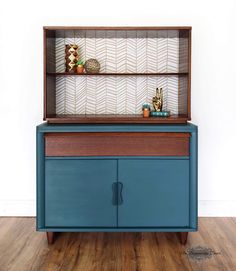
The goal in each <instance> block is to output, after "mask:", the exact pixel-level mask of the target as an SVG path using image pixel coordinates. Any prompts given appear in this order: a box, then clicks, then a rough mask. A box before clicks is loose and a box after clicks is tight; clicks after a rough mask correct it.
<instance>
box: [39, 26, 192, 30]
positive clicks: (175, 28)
mask: <svg viewBox="0 0 236 271" xmlns="http://www.w3.org/2000/svg"><path fill="white" fill-rule="evenodd" d="M43 28H44V29H45V30H80V29H81V30H191V29H192V27H191V26H44V27H43Z"/></svg>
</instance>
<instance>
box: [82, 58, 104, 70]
mask: <svg viewBox="0 0 236 271" xmlns="http://www.w3.org/2000/svg"><path fill="white" fill-rule="evenodd" d="M84 68H85V71H86V72H87V73H99V70H100V63H99V62H98V61H97V59H94V58H90V59H88V60H87V61H86V62H85V64H84Z"/></svg>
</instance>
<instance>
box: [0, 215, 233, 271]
mask: <svg viewBox="0 0 236 271" xmlns="http://www.w3.org/2000/svg"><path fill="white" fill-rule="evenodd" d="M197 245H201V246H208V247H211V248H212V249H214V250H215V251H216V252H219V254H216V255H214V256H213V258H212V259H209V260H205V261H202V262H195V261H192V260H190V259H188V257H187V256H186V255H185V253H184V251H185V249H186V248H187V247H190V246H197ZM8 270H11V271H13V270H14V271H30V270H35V271H47V270H50V271H54V270H60V271H71V270H79V271H91V270H93V271H95V270H96V271H121V270H123V271H154V270H155V271H162V270H164V271H175V270H176V271H185V270H198V271H199V270H202V271H211V270H212V271H217V270H220V271H224V270H229V271H235V270H236V218H201V219H199V232H197V233H190V234H189V238H188V242H187V245H186V246H183V245H181V244H180V243H179V240H178V236H177V235H176V234H174V233H62V234H60V235H59V236H58V238H57V240H56V242H55V244H53V245H51V246H48V245H47V242H46V235H45V233H40V232H36V231H35V219H34V218H0V271H8Z"/></svg>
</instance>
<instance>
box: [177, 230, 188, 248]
mask: <svg viewBox="0 0 236 271" xmlns="http://www.w3.org/2000/svg"><path fill="white" fill-rule="evenodd" d="M179 237H180V243H181V244H182V245H186V243H187V239H188V232H179Z"/></svg>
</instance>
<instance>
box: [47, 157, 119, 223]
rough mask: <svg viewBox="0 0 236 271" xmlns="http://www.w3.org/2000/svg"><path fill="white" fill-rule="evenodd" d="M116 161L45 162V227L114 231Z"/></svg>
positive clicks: (53, 160) (115, 219)
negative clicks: (95, 228)
mask: <svg viewBox="0 0 236 271" xmlns="http://www.w3.org/2000/svg"><path fill="white" fill-rule="evenodd" d="M116 168H117V162H116V161H115V160H92V159H91V160H70V159H67V160H66V159H60V160H57V159H47V160H46V162H45V173H46V174H45V226H46V227H116V226H117V208H116V205H115V204H114V202H113V200H114V199H113V189H112V188H113V183H114V182H116V181H117V174H116V172H117V169H116Z"/></svg>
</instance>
